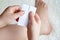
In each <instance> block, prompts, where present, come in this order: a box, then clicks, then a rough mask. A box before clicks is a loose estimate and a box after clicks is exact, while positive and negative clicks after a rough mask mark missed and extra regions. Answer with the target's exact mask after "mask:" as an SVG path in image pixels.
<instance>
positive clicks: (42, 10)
mask: <svg viewBox="0 0 60 40" xmlns="http://www.w3.org/2000/svg"><path fill="white" fill-rule="evenodd" d="M35 6H36V7H37V11H36V12H37V14H38V15H39V17H40V18H41V23H42V25H41V29H40V30H41V31H40V34H49V33H50V32H51V25H50V23H49V19H48V7H47V5H46V3H45V2H43V1H42V0H36V2H35Z"/></svg>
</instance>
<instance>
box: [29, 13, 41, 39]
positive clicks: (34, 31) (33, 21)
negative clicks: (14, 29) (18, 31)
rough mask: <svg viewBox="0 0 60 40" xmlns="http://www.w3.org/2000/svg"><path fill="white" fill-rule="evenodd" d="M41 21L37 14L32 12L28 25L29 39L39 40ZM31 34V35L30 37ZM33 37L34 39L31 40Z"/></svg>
mask: <svg viewBox="0 0 60 40" xmlns="http://www.w3.org/2000/svg"><path fill="white" fill-rule="evenodd" d="M40 26H41V20H40V17H39V16H38V15H37V14H35V15H34V14H33V13H32V12H30V14H29V23H28V37H29V40H37V39H38V37H39V34H40ZM30 34H31V35H30ZM31 37H32V39H31Z"/></svg>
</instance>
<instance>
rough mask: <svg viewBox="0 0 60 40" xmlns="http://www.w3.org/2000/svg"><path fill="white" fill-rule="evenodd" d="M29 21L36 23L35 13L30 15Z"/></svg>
mask: <svg viewBox="0 0 60 40" xmlns="http://www.w3.org/2000/svg"><path fill="white" fill-rule="evenodd" d="M29 19H30V20H31V21H32V22H33V21H35V18H34V13H33V12H30V13H29Z"/></svg>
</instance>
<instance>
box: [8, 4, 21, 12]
mask: <svg viewBox="0 0 60 40" xmlns="http://www.w3.org/2000/svg"><path fill="white" fill-rule="evenodd" d="M7 9H9V11H10V12H11V13H14V12H16V11H18V10H19V11H20V10H21V7H20V6H19V5H14V6H9V7H8V8H7Z"/></svg>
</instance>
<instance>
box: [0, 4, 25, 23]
mask: <svg viewBox="0 0 60 40" xmlns="http://www.w3.org/2000/svg"><path fill="white" fill-rule="evenodd" d="M23 13H24V12H23V11H22V10H21V7H20V6H17V5H15V6H10V7H8V8H6V9H5V11H4V12H3V13H2V15H1V16H0V20H2V21H3V22H4V23H5V24H10V23H11V22H13V21H15V20H16V19H17V18H18V17H19V16H22V15H23Z"/></svg>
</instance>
